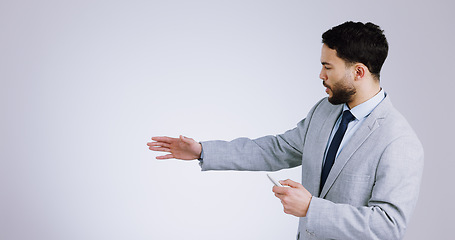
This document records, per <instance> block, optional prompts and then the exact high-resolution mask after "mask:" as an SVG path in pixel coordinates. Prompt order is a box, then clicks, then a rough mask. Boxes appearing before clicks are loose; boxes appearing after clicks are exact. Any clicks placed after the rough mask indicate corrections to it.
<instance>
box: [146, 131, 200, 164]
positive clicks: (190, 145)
mask: <svg viewBox="0 0 455 240" xmlns="http://www.w3.org/2000/svg"><path fill="white" fill-rule="evenodd" d="M152 140H153V141H154V142H149V143H147V146H149V149H150V150H152V151H158V152H168V153H169V154H166V155H162V156H158V157H156V159H170V158H176V159H181V160H194V159H198V158H200V157H201V151H202V146H201V144H200V143H198V142H196V141H194V139H192V138H187V137H184V136H181V135H180V138H171V137H152Z"/></svg>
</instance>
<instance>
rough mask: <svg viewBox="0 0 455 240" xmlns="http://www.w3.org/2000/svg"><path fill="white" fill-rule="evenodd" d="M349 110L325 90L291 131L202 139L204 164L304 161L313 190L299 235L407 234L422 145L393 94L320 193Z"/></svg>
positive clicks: (262, 165)
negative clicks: (332, 145) (329, 148)
mask: <svg viewBox="0 0 455 240" xmlns="http://www.w3.org/2000/svg"><path fill="white" fill-rule="evenodd" d="M341 111H342V105H332V104H330V103H329V102H328V101H327V98H324V99H322V100H321V101H319V102H318V103H317V104H316V105H315V106H314V107H313V108H312V109H311V111H310V112H309V114H308V116H307V117H306V118H305V119H304V120H302V121H301V122H299V123H298V125H297V127H296V128H294V129H292V130H289V131H287V132H285V133H284V134H281V135H277V136H265V137H262V138H259V139H255V140H251V139H247V138H239V139H235V140H233V141H230V142H226V141H208V142H202V146H203V149H204V162H203V164H202V170H249V171H276V170H280V169H283V168H291V167H295V166H298V165H302V185H303V186H304V187H305V188H306V189H307V190H308V191H309V192H310V193H311V194H312V195H313V198H312V200H311V203H310V207H309V209H308V213H307V216H306V217H303V218H300V221H299V229H298V230H299V233H298V238H299V237H300V239H401V238H403V236H404V233H405V230H406V225H407V223H408V222H409V219H410V217H411V214H412V211H413V209H414V207H415V205H416V202H417V198H418V195H419V187H420V181H421V177H422V170H423V148H422V145H421V143H420V141H419V140H418V138H417V136H416V134H415V133H414V131H413V130H412V129H411V127H410V126H409V124H408V122H407V121H406V120H405V119H404V117H403V116H402V115H401V114H400V113H399V112H398V111H397V110H396V109H395V108H394V107H393V106H392V103H391V102H390V99H389V97H388V96H386V98H385V99H384V100H383V101H382V102H381V103H380V104H379V105H378V106H377V107H376V108H375V109H374V110H373V112H371V114H370V115H369V116H368V117H367V119H365V121H364V122H363V124H362V125H361V126H360V128H359V129H358V130H357V131H356V132H355V133H354V135H353V136H352V138H351V139H350V140H349V142H347V143H346V145H345V146H344V148H343V150H342V151H341V152H340V154H339V156H338V157H337V159H336V160H335V163H334V165H333V167H332V170H331V171H330V174H329V176H328V178H327V181H326V183H325V185H324V188H323V189H322V191H321V192H320V193H319V183H320V178H321V171H322V161H323V157H324V152H325V148H326V145H327V141H328V139H329V136H330V133H331V131H332V128H333V126H334V125H335V122H336V120H337V118H338V117H339V116H340V114H341Z"/></svg>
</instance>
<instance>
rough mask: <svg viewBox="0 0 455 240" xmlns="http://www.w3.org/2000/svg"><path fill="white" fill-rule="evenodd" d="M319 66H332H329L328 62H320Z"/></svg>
mask: <svg viewBox="0 0 455 240" xmlns="http://www.w3.org/2000/svg"><path fill="white" fill-rule="evenodd" d="M321 64H322V65H332V64H330V63H328V62H321Z"/></svg>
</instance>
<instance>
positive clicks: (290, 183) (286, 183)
mask: <svg viewBox="0 0 455 240" xmlns="http://www.w3.org/2000/svg"><path fill="white" fill-rule="evenodd" d="M280 183H281V184H282V185H283V186H289V187H292V188H300V187H301V186H302V184H300V183H298V182H294V181H292V180H291V179H286V180H284V181H280Z"/></svg>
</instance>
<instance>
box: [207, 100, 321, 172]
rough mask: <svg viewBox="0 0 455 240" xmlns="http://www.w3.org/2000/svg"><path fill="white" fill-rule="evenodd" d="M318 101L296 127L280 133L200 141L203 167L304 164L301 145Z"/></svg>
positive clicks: (266, 168)
mask: <svg viewBox="0 0 455 240" xmlns="http://www.w3.org/2000/svg"><path fill="white" fill-rule="evenodd" d="M321 102H322V100H321V101H320V102H318V103H317V104H316V105H315V106H314V107H313V108H312V109H311V110H310V112H309V114H308V116H307V118H305V119H303V120H302V121H300V122H299V123H298V124H297V127H296V128H294V129H292V130H289V131H287V132H285V133H283V134H280V135H277V136H265V137H261V138H258V139H253V140H252V139H249V138H237V139H235V140H232V141H229V142H228V141H207V142H201V144H202V148H203V151H204V160H203V163H202V165H201V167H202V171H206V170H240V171H243V170H244V171H277V170H280V169H284V168H292V167H296V166H299V165H301V164H302V149H303V144H304V142H303V141H304V139H305V135H306V132H307V129H308V123H309V121H310V119H311V116H312V114H313V113H314V111H315V109H316V108H317V106H318V105H319V104H320V103H321Z"/></svg>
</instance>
